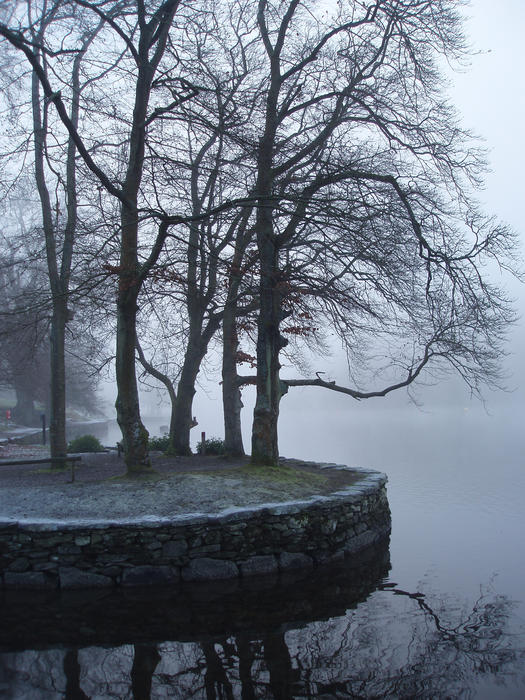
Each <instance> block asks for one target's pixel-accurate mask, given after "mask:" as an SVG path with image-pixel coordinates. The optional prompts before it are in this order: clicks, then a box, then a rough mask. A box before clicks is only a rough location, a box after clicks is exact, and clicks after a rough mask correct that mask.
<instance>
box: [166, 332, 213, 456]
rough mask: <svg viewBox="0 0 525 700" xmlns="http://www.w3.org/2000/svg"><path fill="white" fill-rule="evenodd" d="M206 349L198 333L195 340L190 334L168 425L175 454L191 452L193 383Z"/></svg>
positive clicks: (205, 344) (172, 449) (172, 450)
mask: <svg viewBox="0 0 525 700" xmlns="http://www.w3.org/2000/svg"><path fill="white" fill-rule="evenodd" d="M206 350H207V343H203V341H202V339H201V338H200V334H199V338H198V339H197V340H192V339H191V336H190V339H189V341H188V347H187V348H186V354H185V357H184V364H183V365H182V372H181V375H180V380H179V383H178V385H177V398H176V400H175V405H174V410H173V412H172V420H171V425H170V452H173V453H174V454H177V455H189V454H191V448H190V430H191V428H192V425H193V416H192V410H193V397H194V396H195V383H196V381H197V375H198V374H199V370H200V366H201V362H202V360H203V358H204V355H205V354H206Z"/></svg>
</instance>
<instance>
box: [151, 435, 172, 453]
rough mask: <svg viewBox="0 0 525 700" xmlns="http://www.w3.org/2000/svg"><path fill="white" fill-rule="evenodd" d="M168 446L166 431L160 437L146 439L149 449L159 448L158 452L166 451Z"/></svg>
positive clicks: (168, 439) (168, 440)
mask: <svg viewBox="0 0 525 700" xmlns="http://www.w3.org/2000/svg"><path fill="white" fill-rule="evenodd" d="M169 446H170V436H169V435H168V434H167V433H166V434H165V435H163V436H162V437H156V436H154V437H150V438H149V440H148V448H149V449H150V450H159V451H160V452H166V450H167V449H168V447H169Z"/></svg>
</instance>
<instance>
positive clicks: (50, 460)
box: [0, 457, 82, 481]
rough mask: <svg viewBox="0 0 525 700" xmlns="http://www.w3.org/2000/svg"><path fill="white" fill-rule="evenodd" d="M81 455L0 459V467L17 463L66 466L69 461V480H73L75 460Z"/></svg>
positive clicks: (78, 460) (79, 459)
mask: <svg viewBox="0 0 525 700" xmlns="http://www.w3.org/2000/svg"><path fill="white" fill-rule="evenodd" d="M81 460H82V457H44V458H43V459H11V460H0V467H11V466H16V465H18V464H62V465H64V466H67V463H68V462H71V481H75V462H80V461H81Z"/></svg>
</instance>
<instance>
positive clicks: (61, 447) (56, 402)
mask: <svg viewBox="0 0 525 700" xmlns="http://www.w3.org/2000/svg"><path fill="white" fill-rule="evenodd" d="M66 317H67V309H66V303H65V300H64V299H53V316H52V318H51V332H50V363H51V382H50V396H49V398H50V402H49V403H50V416H49V446H50V449H51V456H52V457H65V456H66V454H67V443H66V366H65V351H64V344H65V331H66Z"/></svg>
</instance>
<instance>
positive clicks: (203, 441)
mask: <svg viewBox="0 0 525 700" xmlns="http://www.w3.org/2000/svg"><path fill="white" fill-rule="evenodd" d="M205 454H206V433H205V432H202V433H201V455H205Z"/></svg>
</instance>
